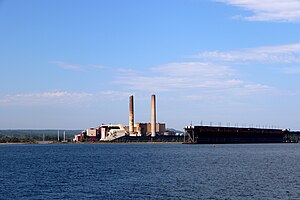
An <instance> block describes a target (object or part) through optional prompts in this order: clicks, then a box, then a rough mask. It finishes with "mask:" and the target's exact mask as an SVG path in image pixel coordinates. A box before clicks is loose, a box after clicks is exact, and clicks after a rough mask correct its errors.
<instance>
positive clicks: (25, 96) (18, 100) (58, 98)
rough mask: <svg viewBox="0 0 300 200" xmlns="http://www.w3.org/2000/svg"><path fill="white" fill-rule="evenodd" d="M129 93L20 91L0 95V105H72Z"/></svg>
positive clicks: (121, 96) (125, 95) (123, 96)
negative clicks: (18, 92)
mask: <svg viewBox="0 0 300 200" xmlns="http://www.w3.org/2000/svg"><path fill="white" fill-rule="evenodd" d="M128 96H129V93H127V92H119V91H110V90H108V91H98V92H94V93H89V92H66V91H55V92H40V93H20V94H9V95H4V96H2V97H0V106H7V105H19V106H36V105H71V104H82V103H84V102H85V103H90V102H91V101H97V100H99V99H101V100H103V99H106V100H107V99H114V100H117V99H120V98H125V97H126V98H127V97H128Z"/></svg>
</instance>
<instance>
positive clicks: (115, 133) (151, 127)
mask: <svg viewBox="0 0 300 200" xmlns="http://www.w3.org/2000/svg"><path fill="white" fill-rule="evenodd" d="M128 124H129V125H128V126H123V125H122V124H103V125H100V126H97V127H96V128H89V129H86V130H84V131H82V132H81V133H80V134H78V135H75V136H74V139H73V141H75V142H78V141H93V142H97V141H113V140H115V139H118V138H121V137H124V136H130V137H145V136H151V137H152V138H154V137H156V136H163V135H164V134H165V133H166V124H165V123H157V122H156V97H155V95H152V96H151V122H150V123H149V122H147V123H134V97H133V96H130V97H129V123H128ZM167 134H168V133H167Z"/></svg>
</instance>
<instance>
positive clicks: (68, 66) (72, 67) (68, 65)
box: [49, 61, 104, 71]
mask: <svg viewBox="0 0 300 200" xmlns="http://www.w3.org/2000/svg"><path fill="white" fill-rule="evenodd" d="M49 63H50V64H54V65H57V66H58V67H60V68H62V69H66V70H73V71H85V70H89V69H103V68H104V66H102V65H95V64H89V65H79V64H71V63H67V62H64V61H51V62H49Z"/></svg>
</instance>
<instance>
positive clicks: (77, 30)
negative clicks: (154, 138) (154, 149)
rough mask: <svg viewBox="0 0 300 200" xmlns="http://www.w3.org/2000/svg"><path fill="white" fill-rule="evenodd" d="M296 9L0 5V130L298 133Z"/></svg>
mask: <svg viewBox="0 0 300 200" xmlns="http://www.w3.org/2000/svg"><path fill="white" fill-rule="evenodd" d="M299 23H300V1H299V0H285V1H281V0H259V1H258V0H151V1H146V0H101V1H98V0H89V1H83V0H51V1H50V0H48V1H46V0H44V1H40V0H27V1H22V0H10V1H8V0H2V1H0V33H1V37H0V44H1V45H0V55H1V57H0V58H1V59H0V69H1V79H0V83H1V84H0V129H18V128H25V129H29V128H30V129H31V128H32V129H40V128H45V129H48V128H51V129H52V128H54V129H58V128H60V129H61V128H70V129H77V128H78V129H84V128H87V127H93V126H97V125H99V124H102V123H122V124H125V125H127V124H128V100H129V95H131V94H133V95H134V96H135V121H136V122H148V121H150V97H151V94H156V95H157V109H158V110H157V114H158V116H157V119H158V121H160V122H165V123H166V124H167V127H170V128H176V129H182V128H183V127H184V126H186V125H189V124H190V123H191V122H192V123H193V124H200V123H203V124H210V123H211V124H214V125H218V124H220V123H221V125H229V124H230V125H237V124H238V125H239V126H253V127H257V126H259V127H266V126H267V127H280V128H291V129H292V130H300V118H299V114H300V108H299V106H298V102H299V100H300V92H299V91H300V90H299V89H300V79H299V76H300V37H299V35H300V34H299V33H300V26H299Z"/></svg>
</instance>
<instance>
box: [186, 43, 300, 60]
mask: <svg viewBox="0 0 300 200" xmlns="http://www.w3.org/2000/svg"><path fill="white" fill-rule="evenodd" d="M190 57H192V58H200V59H203V60H209V61H222V62H224V61H225V62H261V63H277V64H278V63H300V43H296V44H288V45H278V46H265V47H257V48H252V49H242V50H239V51H205V52H202V53H199V54H197V55H193V56H190Z"/></svg>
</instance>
